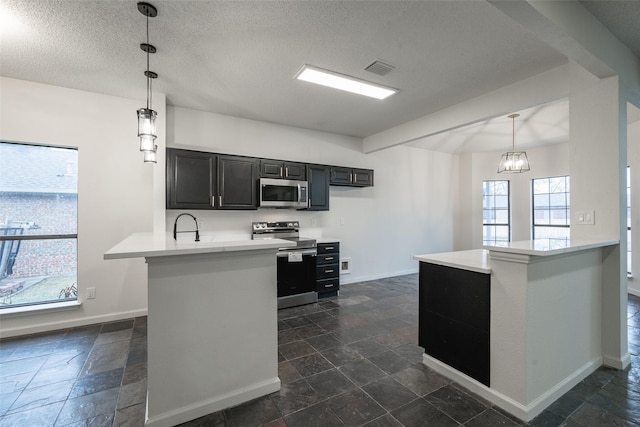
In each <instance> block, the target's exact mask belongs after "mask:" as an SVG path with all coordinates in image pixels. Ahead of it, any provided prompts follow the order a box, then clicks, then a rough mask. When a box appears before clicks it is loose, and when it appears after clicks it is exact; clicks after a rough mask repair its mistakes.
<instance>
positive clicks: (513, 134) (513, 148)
mask: <svg viewBox="0 0 640 427" xmlns="http://www.w3.org/2000/svg"><path fill="white" fill-rule="evenodd" d="M147 19H149V18H147ZM147 37H148V36H147ZM511 121H512V123H513V125H512V127H511V151H513V152H514V153H515V152H516V118H515V116H514V117H512V118H511Z"/></svg>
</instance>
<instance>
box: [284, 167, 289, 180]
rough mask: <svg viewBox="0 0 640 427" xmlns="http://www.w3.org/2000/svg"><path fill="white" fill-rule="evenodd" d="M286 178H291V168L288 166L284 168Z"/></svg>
mask: <svg viewBox="0 0 640 427" xmlns="http://www.w3.org/2000/svg"><path fill="white" fill-rule="evenodd" d="M284 176H285V177H288V176H289V167H288V166H287V167H286V168H284Z"/></svg>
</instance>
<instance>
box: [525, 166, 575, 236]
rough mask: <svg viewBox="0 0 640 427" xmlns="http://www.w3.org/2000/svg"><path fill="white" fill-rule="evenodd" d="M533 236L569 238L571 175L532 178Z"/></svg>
mask: <svg viewBox="0 0 640 427" xmlns="http://www.w3.org/2000/svg"><path fill="white" fill-rule="evenodd" d="M531 186H532V197H533V203H532V206H533V238H534V239H545V238H549V239H568V238H569V224H570V222H569V220H570V215H571V213H570V206H569V190H570V188H569V176H556V177H550V178H537V179H533V180H531Z"/></svg>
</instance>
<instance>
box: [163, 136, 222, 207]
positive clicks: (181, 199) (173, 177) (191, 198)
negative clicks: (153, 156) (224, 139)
mask: <svg viewBox="0 0 640 427" xmlns="http://www.w3.org/2000/svg"><path fill="white" fill-rule="evenodd" d="M216 160H217V155H216V154H213V153H203V152H199V151H190V150H179V149H173V148H169V149H167V170H166V174H167V176H166V185H167V197H166V199H167V200H166V207H167V209H215V189H216V167H217V161H216Z"/></svg>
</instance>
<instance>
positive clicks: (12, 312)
mask: <svg viewBox="0 0 640 427" xmlns="http://www.w3.org/2000/svg"><path fill="white" fill-rule="evenodd" d="M81 306H82V302H80V301H65V302H54V303H51V304H36V305H30V306H24V307H14V308H3V309H0V317H3V318H9V317H20V316H30V315H34V314H43V313H52V312H56V311H66V310H74V309H76V308H79V307H81Z"/></svg>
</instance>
